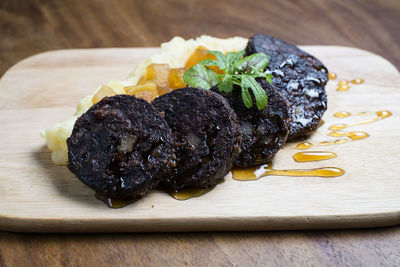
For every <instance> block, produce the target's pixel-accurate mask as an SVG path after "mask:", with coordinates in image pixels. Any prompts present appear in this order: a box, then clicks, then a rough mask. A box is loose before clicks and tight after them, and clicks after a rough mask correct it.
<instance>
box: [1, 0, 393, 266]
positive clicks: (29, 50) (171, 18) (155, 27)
mask: <svg viewBox="0 0 400 267" xmlns="http://www.w3.org/2000/svg"><path fill="white" fill-rule="evenodd" d="M378 2H379V3H378ZM258 32H262V33H268V34H270V35H274V36H276V37H279V38H281V39H284V40H287V41H290V42H293V43H296V44H319V45H324V44H326V45H345V46H354V47H358V48H362V49H366V50H369V51H372V52H375V53H377V54H380V55H382V56H383V57H385V58H387V59H388V60H389V61H391V62H392V63H393V64H394V65H395V66H396V67H397V68H399V67H400V1H399V0H390V1H389V0H387V1H375V0H368V1H361V0H360V1H339V0H338V1H321V0H313V1H295V0H292V1H281V0H279V1H261V0H254V1H249V0H248V1H239V0H231V1H215V0H202V1H197V0H196V1H178V0H172V1H162V0H157V1H153V0H148V1H143V0H138V1H129V0H124V1H109V0H95V1H82V0H73V1H61V0H59V1H57V0H54V1H50V0H48V1H46V0H43V1H34V0H32V1H22V0H1V1H0V38H1V39H0V75H2V74H3V73H4V72H5V71H6V70H7V69H8V68H9V67H10V66H12V65H13V64H15V63H16V62H18V61H19V60H21V59H23V58H25V57H27V56H30V55H33V54H36V53H39V52H42V51H46V50H52V49H64V48H90V47H142V46H159V44H160V43H161V42H164V41H167V40H169V39H170V38H171V37H173V36H175V35H180V36H182V37H185V38H189V37H196V36H198V35H201V34H205V33H206V34H209V35H214V36H217V37H230V36H234V35H239V36H251V35H252V34H254V33H258ZM377 71H378V70H377ZM399 204H400V203H399ZM111 264H117V265H132V266H136V265H145V266H155V265H156V266H160V265H161V266H164V265H178V266H180V265H199V266H231V265H234V266H235V265H241V266H255V265H267V266H270V265H283V266H289V265H299V266H308V265H314V266H321V265H340V266H342V265H346V266H361V265H369V266H378V265H385V266H396V265H397V266H399V265H400V228H399V227H390V228H381V229H367V230H366V229H364V230H335V231H332V230H326V231H292V232H290V231H287V232H234V233H155V234H85V235H63V234H46V235H44V234H21V233H7V232H0V265H5V266H30V265H34V266H44V265H52V266H53V265H55V266H57V265H62V266H77V265H79V266H97V265H111Z"/></svg>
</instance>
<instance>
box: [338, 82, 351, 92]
mask: <svg viewBox="0 0 400 267" xmlns="http://www.w3.org/2000/svg"><path fill="white" fill-rule="evenodd" d="M350 88H351V87H350V85H348V84H345V85H340V86H338V88H336V91H339V92H344V91H347V90H349V89H350Z"/></svg>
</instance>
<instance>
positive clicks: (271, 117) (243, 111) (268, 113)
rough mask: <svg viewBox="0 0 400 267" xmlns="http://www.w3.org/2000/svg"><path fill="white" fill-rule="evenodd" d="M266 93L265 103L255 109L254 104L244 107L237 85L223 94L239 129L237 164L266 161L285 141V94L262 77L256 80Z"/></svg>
mask: <svg viewBox="0 0 400 267" xmlns="http://www.w3.org/2000/svg"><path fill="white" fill-rule="evenodd" d="M258 82H259V83H260V85H261V86H262V87H263V88H264V90H265V91H266V92H267V95H268V105H267V107H266V108H265V109H263V110H258V109H257V108H256V105H255V101H254V105H253V107H252V108H250V109H249V108H247V107H246V106H245V105H244V104H243V100H242V96H241V90H240V88H234V89H233V91H232V92H231V93H222V92H219V91H218V89H217V87H214V88H213V89H212V90H213V91H215V92H218V93H219V94H221V95H223V96H224V97H225V98H226V99H227V100H228V103H229V104H230V105H231V107H232V108H233V110H234V111H235V112H236V114H237V116H238V120H239V123H240V129H241V132H242V144H241V147H240V149H241V152H240V155H239V158H238V159H237V160H236V162H235V166H237V167H249V166H253V165H257V164H262V163H266V162H270V161H271V160H272V158H273V157H274V156H275V154H276V153H277V152H278V151H279V149H281V148H282V146H283V145H284V144H285V143H286V139H287V137H288V134H289V131H288V104H287V101H286V99H285V97H284V96H283V95H282V94H280V93H279V92H278V91H276V90H275V89H274V88H273V86H271V85H270V84H268V83H267V82H266V81H265V80H263V79H262V80H259V81H258Z"/></svg>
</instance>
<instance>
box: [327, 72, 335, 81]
mask: <svg viewBox="0 0 400 267" xmlns="http://www.w3.org/2000/svg"><path fill="white" fill-rule="evenodd" d="M328 77H329V80H334V79H336V78H337V75H336V73H334V72H329V73H328Z"/></svg>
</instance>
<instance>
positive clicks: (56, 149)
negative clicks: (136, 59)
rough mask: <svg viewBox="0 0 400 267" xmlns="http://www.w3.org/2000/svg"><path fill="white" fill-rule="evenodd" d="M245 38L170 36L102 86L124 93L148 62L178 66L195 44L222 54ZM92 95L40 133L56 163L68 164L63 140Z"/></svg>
mask: <svg viewBox="0 0 400 267" xmlns="http://www.w3.org/2000/svg"><path fill="white" fill-rule="evenodd" d="M247 41H248V39H246V38H242V37H233V38H228V39H220V38H215V37H211V36H206V35H203V36H201V37H198V38H196V39H189V40H184V39H183V38H181V37H174V38H173V39H172V40H171V41H169V42H167V43H163V44H161V50H160V51H159V52H158V53H156V54H154V55H152V56H151V57H150V58H148V59H147V60H145V61H144V62H142V63H140V64H139V65H137V66H136V68H135V69H134V70H133V71H132V73H130V74H129V75H128V77H127V78H126V79H125V80H123V81H111V82H108V83H106V84H105V85H107V86H109V87H110V88H111V89H112V90H113V91H114V92H115V93H116V94H125V90H124V87H125V86H133V85H136V84H137V82H138V80H139V79H140V77H142V75H143V74H144V73H145V70H146V67H147V66H148V65H150V64H152V63H156V64H163V63H164V64H169V66H170V67H171V68H182V67H183V66H184V65H185V63H186V61H187V60H188V58H189V57H190V55H191V54H192V53H193V52H194V50H195V49H196V48H197V47H198V46H204V47H206V48H207V49H209V50H218V51H221V52H223V53H226V52H230V51H239V50H243V49H244V48H245V47H246V44H247ZM100 88H101V87H99V88H98V89H97V90H96V91H94V92H93V94H91V95H88V96H85V97H84V98H82V99H81V101H80V102H79V104H78V105H77V108H76V112H75V114H74V115H73V116H71V117H70V118H68V119H66V120H64V121H61V122H57V123H55V124H54V125H52V126H51V127H50V128H48V129H46V130H44V131H42V132H41V136H42V137H44V138H45V139H46V143H47V146H48V148H49V150H50V151H51V159H52V160H53V161H54V162H55V163H56V164H60V165H66V164H67V163H68V150H67V143H66V140H67V138H68V137H69V136H71V133H72V129H73V127H74V123H75V121H76V119H77V118H78V117H79V116H80V115H82V114H83V113H84V112H86V111H87V110H88V109H89V108H90V107H91V106H92V105H93V101H92V98H93V96H94V95H95V94H96V93H97V91H98V90H99V89H100Z"/></svg>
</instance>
